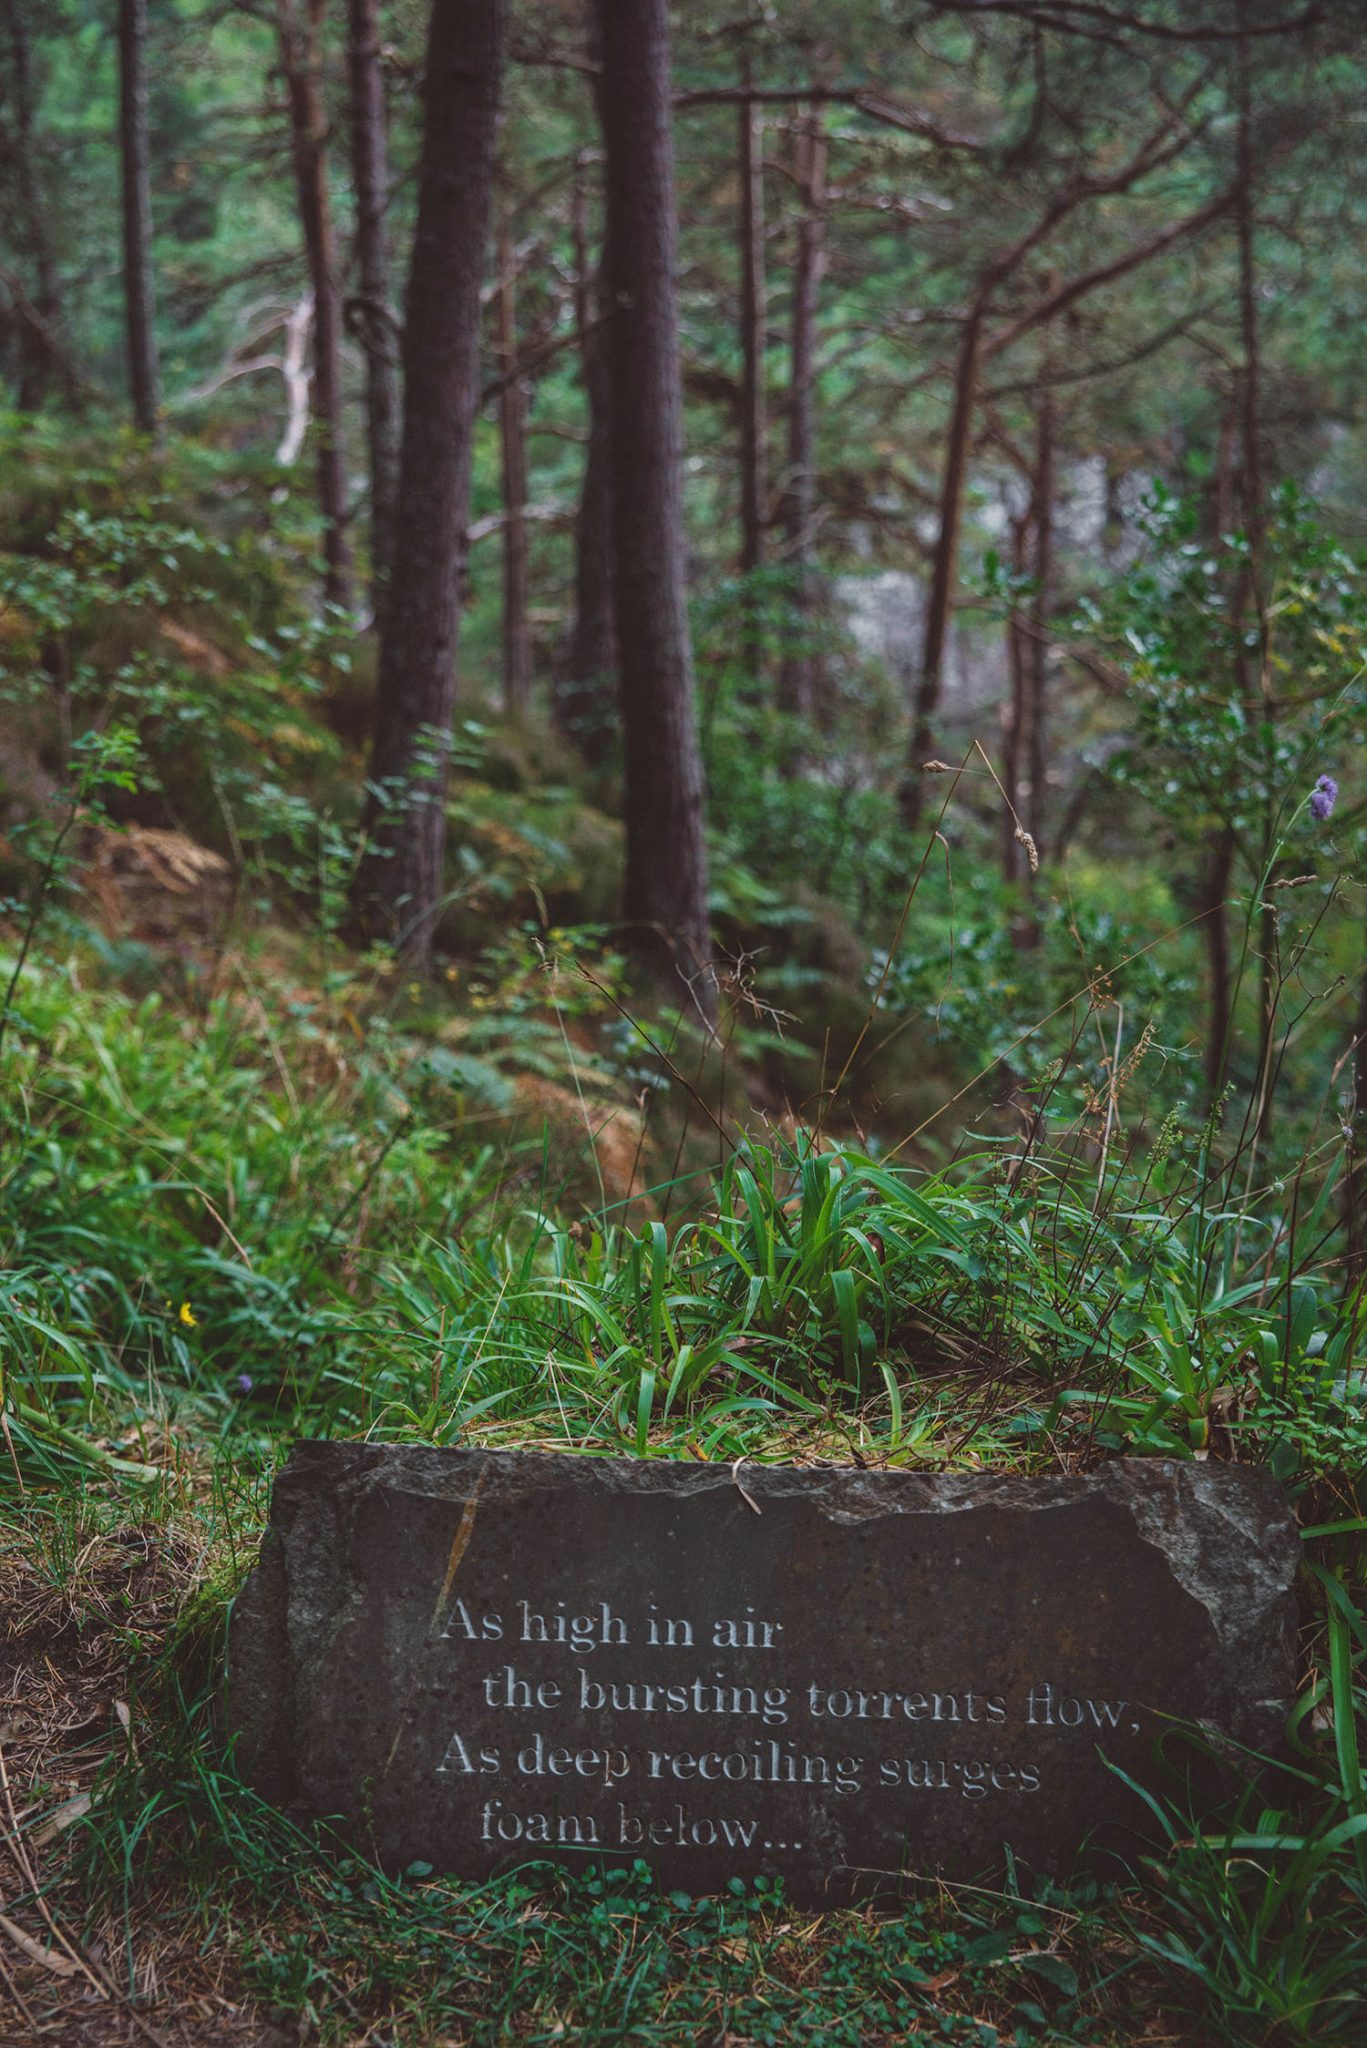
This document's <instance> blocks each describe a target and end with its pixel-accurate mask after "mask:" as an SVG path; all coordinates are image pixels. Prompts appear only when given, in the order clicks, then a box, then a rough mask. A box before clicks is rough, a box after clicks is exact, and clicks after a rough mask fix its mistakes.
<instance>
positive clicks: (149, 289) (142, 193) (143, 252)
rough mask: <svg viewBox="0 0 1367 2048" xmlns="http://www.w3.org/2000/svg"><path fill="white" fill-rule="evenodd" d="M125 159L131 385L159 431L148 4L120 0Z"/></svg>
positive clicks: (137, 408) (142, 418)
mask: <svg viewBox="0 0 1367 2048" xmlns="http://www.w3.org/2000/svg"><path fill="white" fill-rule="evenodd" d="M119 157H120V165H121V169H122V179H123V301H124V330H125V334H126V338H127V349H128V385H129V393H130V396H131V398H132V402H133V420H134V424H135V425H136V426H137V428H138V431H139V432H140V433H143V434H155V433H156V431H157V405H158V391H157V384H158V378H157V337H156V324H155V323H156V303H155V286H154V277H153V271H152V157H151V145H150V142H149V139H148V132H147V0H119Z"/></svg>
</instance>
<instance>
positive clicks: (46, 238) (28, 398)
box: [4, 0, 61, 412]
mask: <svg viewBox="0 0 1367 2048" xmlns="http://www.w3.org/2000/svg"><path fill="white" fill-rule="evenodd" d="M4 11H5V24H6V28H7V30H8V34H9V45H10V67H11V76H12V79H13V86H14V141H15V152H16V161H15V179H16V189H17V194H18V200H19V209H18V212H19V217H18V219H17V221H16V222H15V228H16V231H17V240H18V242H19V245H20V247H21V250H22V253H23V255H24V256H25V257H26V258H27V260H28V262H29V264H30V265H31V266H32V268H31V277H32V283H33V301H32V304H33V310H34V312H35V313H36V314H37V316H38V323H39V326H40V329H45V330H46V331H47V332H48V333H50V334H51V333H55V331H56V329H57V325H58V321H59V318H60V314H61V294H60V290H59V287H58V283H57V266H56V263H55V261H54V258H53V254H52V236H51V234H50V233H49V231H48V219H47V206H46V202H45V199H44V195H43V190H42V183H41V180H40V177H39V172H38V139H37V135H36V132H35V112H36V93H35V89H34V83H33V47H32V42H31V40H30V36H29V25H28V21H27V18H26V12H25V5H24V0H5V10H4ZM17 326H18V330H19V381H18V391H17V394H16V395H17V397H18V400H19V410H20V411H21V412H37V411H38V409H39V407H40V406H41V405H42V403H43V401H44V399H45V398H46V397H47V394H48V391H49V389H50V388H51V383H52V370H53V357H52V350H51V349H50V348H49V347H46V346H44V345H43V343H42V341H41V338H40V332H39V331H35V328H34V327H33V326H32V325H30V324H29V323H28V322H26V321H24V320H20V321H18V322H17Z"/></svg>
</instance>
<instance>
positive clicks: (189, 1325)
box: [180, 1301, 199, 1330]
mask: <svg viewBox="0 0 1367 2048" xmlns="http://www.w3.org/2000/svg"><path fill="white" fill-rule="evenodd" d="M180 1319H181V1321H182V1322H183V1323H184V1325H185V1327H186V1329H187V1330H196V1329H198V1328H199V1317H198V1316H196V1315H192V1314H191V1312H190V1304H189V1302H188V1301H183V1302H182V1303H181V1305H180Z"/></svg>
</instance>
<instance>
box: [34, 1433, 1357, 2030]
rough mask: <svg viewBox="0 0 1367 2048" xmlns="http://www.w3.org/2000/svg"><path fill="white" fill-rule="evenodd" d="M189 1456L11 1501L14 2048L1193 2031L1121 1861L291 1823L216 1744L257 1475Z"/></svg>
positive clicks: (254, 1518) (259, 1494) (259, 1503)
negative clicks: (314, 1832)
mask: <svg viewBox="0 0 1367 2048" xmlns="http://www.w3.org/2000/svg"><path fill="white" fill-rule="evenodd" d="M140 1448H146V1446H145V1445H143V1446H141V1447H140ZM187 1451H188V1456H187ZM177 1455H178V1458H179V1461H180V1468H179V1470H178V1472H177V1476H176V1479H175V1481H174V1482H171V1483H166V1484H163V1485H162V1486H160V1487H158V1488H157V1490H156V1493H155V1495H154V1496H153V1497H151V1498H143V1499H141V1500H138V1501H137V1502H136V1503H135V1502H132V1501H130V1500H129V1498H128V1497H127V1494H126V1493H125V1492H123V1491H122V1490H121V1489H120V1488H119V1487H118V1486H116V1485H111V1484H108V1483H97V1484H95V1485H93V1486H90V1487H86V1488H83V1489H81V1490H80V1492H79V1493H75V1492H73V1493H68V1494H66V1495H64V1496H63V1497H62V1498H61V1499H60V1500H57V1501H54V1500H53V1499H51V1498H50V1497H49V1498H44V1497H42V1496H41V1495H40V1496H34V1495H33V1494H30V1496H29V1498H28V1500H27V1504H26V1506H25V1507H23V1508H22V1509H21V1510H20V1511H19V1512H18V1513H16V1514H10V1515H9V1516H8V1517H7V1528H6V1531H5V1535H4V1539H3V1541H4V1548H3V1551H2V1552H0V1572H2V1573H3V1576H4V1579H5V1583H6V1587H7V1592H8V1597H7V1603H6V1604H7V1612H6V1633H5V1638H4V1640H3V1642H2V1643H0V1757H2V1758H3V1765H4V1774H3V1802H4V1804H3V1813H2V1814H0V1840H2V1841H3V1850H4V1860H5V1863H6V1865H7V1866H8V1878H7V1881H6V1883H5V1886H4V1892H5V1895H6V1897H7V1898H8V1899H9V1900H10V1901H12V1902H13V1901H15V1900H16V1899H17V1900H18V1901H20V1903H17V1904H12V1906H11V1908H10V1909H9V1910H8V1911H6V1912H5V1913H4V1914H3V1915H0V1990H3V1992H5V1993H6V1994H7V1995H8V1999H9V2001H10V2006H11V2015H10V2018H9V2019H8V2021H4V2022H0V2040H3V2042H4V2043H5V2044H6V2048H9V2044H14V2048H18V2044H20V2043H23V2044H29V2043H38V2042H43V2041H51V2042H54V2043H72V2044H77V2043H79V2044H82V2048H115V2044H118V2048H124V2044H129V2048H132V2044H136V2043H138V2042H149V2043H161V2044H163V2048H173V2044H174V2048H181V2044H184V2048H220V2044H221V2048H247V2044H251V2048H284V2044H286V2043H290V2044H293V2043H297V2042H301V2041H308V2040H313V2039H320V2040H323V2041H328V2042H337V2043H342V2042H345V2043H348V2044H351V2043H355V2044H360V2043H363V2042H364V2043H376V2044H379V2043H387V2042H393V2043H396V2044H398V2043H402V2044H405V2048H407V2044H412V2048H417V2044H424V2048H427V2044H431V2048H438V2044H444V2043H452V2044H455V2043H460V2044H462V2048H464V2044H467V2043H469V2044H475V2043H490V2044H492V2043H494V2042H500V2041H517V2042H535V2043H543V2042H545V2043H550V2042H560V2041H586V2042H598V2043H608V2042H626V2041H631V2042H642V2043H650V2042H653V2043H660V2044H665V2043H676V2042H678V2043H682V2042H685V2041H694V2040H696V2041H700V2042H710V2043H716V2044H718V2048H721V2044H727V2048H749V2044H776V2043H779V2042H786V2041H807V2042H811V2043H813V2044H817V2043H823V2044H824V2043H832V2044H845V2043H848V2044H851V2048H855V2044H863V2043H869V2044H883V2043H888V2044H891V2043H894V2042H899V2043H900V2042H907V2041H925V2042H932V2041H933V2042H937V2043H938V2042H943V2043H954V2044H960V2043H962V2044H970V2043H972V2044H982V2048H987V2044H995V2043H1006V2042H1009V2043H1020V2044H1025V2043H1039V2044H1059V2048H1062V2044H1065V2043H1086V2044H1093V2048H1110V2044H1115V2048H1119V2044H1121V2043H1135V2044H1138V2043H1144V2044H1153V2048H1159V2044H1165V2043H1171V2044H1174V2048H1176V2044H1193V2048H1194V2044H1196V2043H1199V2042H1202V2041H1205V2040H1207V2039H1210V2038H1211V2036H1210V2034H1209V2033H1208V2032H1207V2031H1206V2030H1205V2029H1204V2026H1203V2023H1202V2022H1201V2021H1200V2020H1198V2019H1196V2018H1194V2017H1190V2018H1187V2019H1183V2018H1182V2017H1181V2016H1180V2015H1179V2014H1177V2013H1175V2012H1174V2011H1173V2010H1172V2005H1171V1987H1170V1985H1165V1983H1164V1981H1163V1980H1162V1979H1161V1978H1160V1977H1159V1975H1158V1973H1157V1971H1156V1969H1155V1968H1154V1966H1153V1965H1152V1963H1151V1962H1150V1961H1148V1960H1147V1959H1146V1958H1145V1956H1144V1955H1143V1952H1142V1950H1141V1949H1140V1948H1139V1946H1138V1944H1137V1940H1136V1936H1137V1935H1139V1934H1142V1933H1143V1932H1144V1931H1145V1930H1146V1929H1148V1928H1149V1927H1150V1926H1151V1925H1152V1924H1155V1923H1154V1908H1153V1901H1152V1898H1151V1897H1150V1896H1149V1895H1148V1894H1147V1893H1146V1891H1145V1888H1144V1887H1143V1886H1142V1885H1140V1884H1137V1883H1133V1882H1130V1883H1127V1882H1125V1881H1124V1879H1123V1878H1122V1877H1121V1876H1120V1873H1117V1877H1118V1878H1119V1879H1120V1881H1118V1882H1114V1883H1111V1884H1109V1885H1105V1884H1097V1883H1095V1882H1090V1883H1086V1884H1082V1885H1079V1886H1078V1887H1076V1888H1075V1889H1073V1890H1072V1891H1071V1892H1069V1891H1064V1890H1061V1889H1058V1888H1056V1887H1052V1886H1038V1887H1034V1888H1031V1889H1030V1890H1029V1892H1028V1895H1026V1896H1020V1897H1013V1898H1012V1897H1005V1896H1002V1895H996V1894H992V1893H989V1892H983V1891H979V1890H976V1889H974V1888H971V1887H970V1888H966V1889H963V1888H961V1889H953V1888H939V1887H926V1888H924V1889H923V1891H922V1892H921V1893H920V1894H919V1895H917V1896H916V1897H915V1898H913V1899H912V1900H911V1901H910V1902H909V1903H907V1904H905V1905H904V1906H902V1907H901V1908H899V1909H898V1910H897V1911H895V1912H892V1913H888V1912H876V1911H873V1910H863V1911H839V1912H830V1913H823V1914H813V1913H811V1912H800V1911H795V1910H794V1909H793V1908H791V1907H790V1906H788V1905H787V1904H786V1903H785V1902H784V1900H783V1898H782V1896H781V1894H778V1893H775V1892H773V1891H766V1889H765V1888H764V1887H763V1886H762V1885H761V1886H759V1887H754V1888H746V1887H743V1886H741V1885H740V1884H739V1883H737V1884H736V1886H735V1887H734V1889H733V1891H732V1893H730V1894H728V1895H726V1896H724V1897H723V1898H721V1899H716V1900H706V1899H700V1900H688V1899H685V1898H683V1897H682V1896H680V1895H677V1894H675V1895H671V1896H661V1895H660V1893H659V1892H658V1891H657V1890H656V1889H655V1888H654V1886H653V1885H652V1883H651V1881H650V1878H649V1876H648V1874H647V1873H646V1872H645V1871H644V1870H643V1869H642V1868H641V1867H639V1866H637V1867H636V1868H634V1869H631V1868H628V1869H618V1870H613V1869H605V1870H603V1871H602V1872H600V1873H596V1874H594V1875H591V1876H583V1875H579V1874H576V1875H574V1876H573V1877H571V1876H568V1875H566V1874H564V1873H561V1872H558V1871H556V1870H554V1869H552V1868H551V1867H549V1866H541V1867H537V1866H529V1867H528V1868H526V1869H525V1870H523V1871H521V1872H517V1873H514V1874H512V1875H510V1876H509V1877H507V1878H505V1879H502V1880H499V1881H497V1882H494V1883H488V1884H483V1885H479V1886H472V1885H463V1884H460V1883H458V1882H455V1881H452V1880H443V1879H436V1878H427V1879H423V1880H421V1881H414V1880H409V1881H408V1882H397V1883H396V1882H393V1881H389V1880H386V1879H384V1878H383V1877H382V1876H381V1875H380V1873H379V1872H378V1871H375V1870H371V1869H368V1868H366V1867H365V1866H363V1865H362V1864H360V1863H359V1862H358V1861H357V1860H356V1859H355V1857H354V1855H353V1854H352V1853H351V1852H349V1851H347V1850H346V1849H344V1848H343V1847H342V1846H341V1845H340V1844H334V1845H331V1846H330V1845H329V1844H328V1843H327V1842H326V1840H325V1839H323V1838H321V1837H319V1838H317V1839H309V1838H307V1837H306V1836H304V1835H303V1834H301V1833H299V1832H298V1831H296V1830H295V1829H294V1828H292V1827H290V1826H289V1825H288V1824H287V1823H285V1822H284V1821H282V1820H281V1819H280V1818H279V1817H278V1816H274V1815H271V1814H269V1813H267V1812H266V1811H265V1810H264V1809H261V1808H259V1807H258V1806H257V1805H256V1803H255V1802H254V1801H253V1799H252V1797H251V1795H250V1794H249V1793H247V1792H246V1791H245V1790H244V1788H242V1787H241V1786H240V1785H237V1784H236V1783H235V1782H234V1780H233V1778H232V1774H231V1768H230V1766H229V1765H228V1764H227V1762H226V1760H225V1759H224V1758H223V1757H222V1755H221V1754H216V1753H215V1748H214V1741H213V1732H212V1713H211V1690H212V1684H213V1679H214V1677H215V1675H216V1670H217V1666H218V1663H219V1659H220V1655H221V1641H222V1630H221V1622H222V1615H223V1605H224V1593H225V1589H226V1588H227V1587H229V1586H231V1584H232V1583H233V1582H234V1580H235V1578H236V1577H237V1575H238V1574H239V1573H240V1572H241V1570H242V1567H243V1565H244V1564H245V1563H246V1562H247V1561H248V1560H249V1558H250V1554H251V1547H252V1543H253V1540H254V1537H255V1535H256V1534H257V1532H258V1530H259V1526H260V1521H261V1515H262V1511H263V1508H264V1505H265V1493H266V1490H265V1484H264V1478H261V1479H259V1480H258V1481H257V1482H256V1483H255V1484H251V1483H244V1481H243V1478H242V1475H241V1474H240V1473H239V1472H234V1473H233V1474H232V1475H231V1478H230V1481H229V1487H230V1492H229V1491H225V1488H224V1486H223V1485H222V1484H219V1483H217V1480H216V1475H215V1473H214V1470H213V1468H212V1466H211V1465H203V1466H196V1464H195V1463H194V1456H195V1453H194V1447H192V1446H191V1447H187V1446H183V1445H182V1446H180V1447H179V1449H178V1453H177ZM221 1477H222V1475H218V1478H219V1479H221ZM1343 2038H1345V2039H1346V2038H1347V2036H1346V2035H1345V2036H1344V2037H1343Z"/></svg>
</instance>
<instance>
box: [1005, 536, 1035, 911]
mask: <svg viewBox="0 0 1367 2048" xmlns="http://www.w3.org/2000/svg"><path fill="white" fill-rule="evenodd" d="M1033 509H1034V508H1033V504H1028V505H1027V506H1026V508H1025V510H1024V511H1023V512H1022V513H1021V515H1020V518H1019V519H1013V520H1012V522H1011V567H1012V570H1013V572H1014V573H1015V575H1016V576H1018V577H1020V576H1023V575H1024V574H1025V563H1026V545H1027V541H1028V537H1029V531H1030V517H1031V513H1032V511H1033ZM1006 659H1007V672H1008V675H1009V677H1010V686H1011V694H1010V697H1009V699H1008V701H1007V713H1006V731H1005V735H1004V738H1003V745H1002V789H1003V791H1004V792H1005V795H1006V810H1005V814H1004V816H1003V818H1002V879H1003V880H1004V881H1006V882H1018V881H1019V880H1020V877H1021V867H1022V858H1023V854H1024V849H1023V847H1022V846H1021V843H1020V841H1019V839H1018V838H1017V837H1016V820H1017V819H1018V818H1019V817H1020V814H1021V767H1022V764H1023V762H1024V760H1025V758H1026V752H1027V748H1026V723H1027V715H1028V710H1029V691H1028V687H1027V657H1026V652H1025V620H1024V619H1023V617H1022V616H1021V609H1020V606H1019V605H1012V607H1011V613H1010V616H1009V618H1008V619H1007V622H1006Z"/></svg>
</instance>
